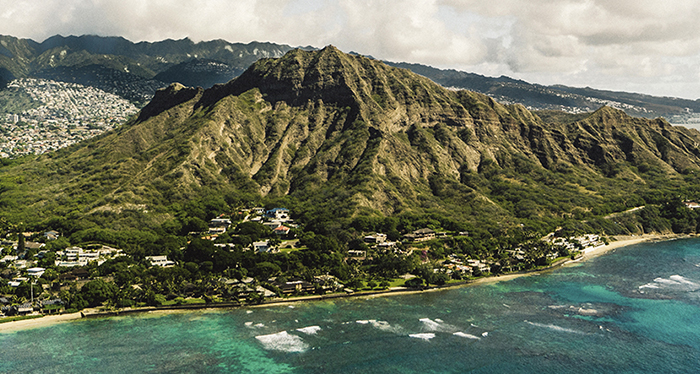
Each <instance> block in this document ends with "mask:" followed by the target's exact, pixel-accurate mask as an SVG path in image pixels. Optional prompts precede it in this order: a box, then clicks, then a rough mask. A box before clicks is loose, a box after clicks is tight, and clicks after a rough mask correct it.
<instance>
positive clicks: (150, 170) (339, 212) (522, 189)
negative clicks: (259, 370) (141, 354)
mask: <svg viewBox="0 0 700 374" xmlns="http://www.w3.org/2000/svg"><path fill="white" fill-rule="evenodd" d="M699 157H700V133H699V132H698V131H695V130H689V129H686V128H682V127H675V126H672V125H670V124H669V123H668V122H666V121H665V120H663V119H654V120H649V119H644V118H634V117H630V116H628V115H627V114H625V113H624V112H622V111H620V110H616V109H612V108H609V107H602V108H600V109H598V110H597V111H595V112H593V113H588V114H580V115H569V114H566V113H562V112H542V113H541V116H540V115H537V114H534V113H533V112H530V111H528V110H527V109H526V108H525V107H524V106H522V105H502V104H499V103H498V102H496V101H495V100H493V99H492V98H490V97H488V96H485V95H483V94H479V93H474V92H470V91H454V90H448V89H445V88H443V87H441V86H439V85H438V84H436V83H434V82H433V81H431V80H429V79H427V78H424V77H422V76H419V75H417V74H414V73H412V72H410V71H409V70H406V69H399V68H394V67H390V66H388V65H386V64H384V63H382V62H379V61H376V60H372V59H369V58H365V57H361V56H352V55H348V54H344V53H342V52H340V51H339V50H337V49H336V48H334V47H332V46H329V47H326V48H324V49H323V50H321V51H313V52H310V51H304V50H300V49H295V50H291V51H289V52H287V53H286V54H285V55H284V56H283V57H282V58H277V59H270V58H265V59H261V60H259V61H257V62H255V63H254V64H253V65H252V66H251V67H249V68H248V69H247V70H246V71H245V72H244V73H243V74H242V75H240V76H239V77H238V78H236V79H233V80H232V81H230V82H228V83H226V84H220V85H215V86H213V87H212V88H210V89H206V90H205V89H202V88H188V87H185V86H183V85H180V84H172V85H170V86H169V87H167V88H165V89H161V90H159V91H157V93H156V94H155V96H154V98H153V100H152V101H151V102H150V103H149V104H148V105H147V106H145V107H144V108H143V109H142V110H141V112H140V113H139V115H138V117H137V118H134V119H133V120H132V121H130V122H128V123H127V124H125V125H124V126H122V127H120V128H119V129H116V130H114V131H112V132H109V133H106V134H104V135H102V136H99V137H97V138H94V139H91V140H88V141H85V142H82V143H80V144H78V145H75V146H72V147H69V148H65V149H63V150H61V151H58V152H55V153H51V154H46V155H43V156H41V157H39V158H37V159H36V160H29V161H25V162H19V163H18V164H16V165H9V166H6V167H4V168H2V169H0V181H2V184H1V186H2V188H1V189H0V206H2V207H3V212H4V213H3V214H5V215H6V217H8V220H9V219H13V220H19V219H22V220H24V222H30V221H36V220H37V219H40V218H39V217H51V216H54V215H59V216H60V217H62V218H61V219H63V220H66V219H76V220H77V219H78V218H79V217H83V219H88V220H92V221H91V222H93V223H92V225H95V224H97V223H95V222H98V223H99V224H100V225H107V226H109V227H123V226H124V225H129V224H131V225H134V224H135V223H134V222H136V224H138V225H141V226H144V227H146V226H148V225H154V224H163V223H164V222H168V221H169V220H171V219H173V217H174V215H173V214H174V213H173V212H174V211H176V210H177V209H178V208H177V207H182V206H184V205H186V204H190V203H191V202H193V201H194V202H196V203H192V204H194V205H189V206H191V207H192V209H201V208H198V206H199V205H201V206H204V205H206V204H213V205H216V204H219V205H221V204H223V201H226V202H228V203H230V204H234V202H238V203H244V202H251V201H259V199H260V197H261V196H264V198H265V200H266V201H268V202H270V203H271V204H275V205H277V204H279V205H282V204H283V205H285V206H287V207H288V208H291V209H292V211H293V212H294V214H295V216H297V217H299V218H302V220H304V221H306V222H307V223H309V224H323V222H341V223H342V222H345V224H348V223H349V222H351V221H352V220H357V219H360V218H362V217H365V218H366V219H371V217H383V216H393V217H397V219H403V218H402V217H404V218H405V217H418V216H420V217H428V218H425V219H427V220H428V221H421V222H430V220H433V221H435V220H439V221H440V222H441V224H442V227H446V226H449V227H453V228H463V227H465V225H466V227H470V228H473V229H483V228H484V227H489V229H493V230H499V228H503V229H505V228H508V227H519V225H521V224H523V225H525V226H526V227H534V228H537V229H542V228H553V227H556V226H557V225H561V224H562V222H565V221H566V220H567V219H570V218H573V217H576V218H577V219H587V220H589V221H590V222H599V221H596V220H598V219H599V218H600V217H602V215H605V214H608V213H611V212H618V211H623V210H625V209H628V208H631V207H635V206H638V205H644V204H645V203H646V204H648V203H654V202H655V201H659V198H660V196H665V195H669V194H679V193H681V192H682V191H685V190H687V189H688V188H691V187H692V186H693V185H697V175H698V171H700V158H699ZM18 176H21V177H18ZM217 199H219V200H217ZM217 201H218V203H217ZM70 217H74V218H70ZM85 217H87V218H85ZM365 218H362V219H365ZM127 222H130V223H127ZM435 222H437V221H435ZM600 224H601V225H602V223H600ZM47 225H48V224H47ZM84 225H85V227H90V225H91V224H84ZM342 228H343V227H342V226H339V227H336V229H342Z"/></svg>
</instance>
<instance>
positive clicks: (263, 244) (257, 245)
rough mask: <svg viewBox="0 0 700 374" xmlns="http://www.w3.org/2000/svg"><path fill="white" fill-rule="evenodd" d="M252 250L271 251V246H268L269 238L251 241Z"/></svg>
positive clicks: (259, 251)
mask: <svg viewBox="0 0 700 374" xmlns="http://www.w3.org/2000/svg"><path fill="white" fill-rule="evenodd" d="M253 250H255V252H258V253H263V252H272V250H273V247H272V246H270V241H269V240H263V241H259V242H253Z"/></svg>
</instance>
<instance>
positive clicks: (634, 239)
mask: <svg viewBox="0 0 700 374" xmlns="http://www.w3.org/2000/svg"><path fill="white" fill-rule="evenodd" d="M687 237H691V236H688V235H660V234H649V235H639V236H618V237H615V238H616V240H615V241H613V242H610V243H609V244H607V245H602V246H598V247H594V248H587V249H586V250H584V251H583V254H582V256H580V257H579V258H577V259H575V260H561V261H558V262H556V263H554V264H552V265H551V266H548V267H547V268H545V269H539V270H534V271H524V272H518V273H508V274H503V275H492V276H488V277H483V278H479V279H476V280H473V281H464V282H460V283H452V284H447V285H444V286H437V287H431V288H427V289H420V290H413V289H407V288H398V289H397V288H395V289H388V290H381V291H367V292H357V293H354V294H332V295H312V296H306V297H297V298H293V299H280V300H270V301H269V302H264V303H262V304H252V305H246V304H238V303H220V304H197V305H190V306H172V307H165V308H164V307H147V308H138V309H125V310H120V311H98V310H97V309H84V310H83V311H81V312H76V313H70V314H58V315H48V316H44V317H41V318H34V319H25V320H20V321H11V322H3V323H0V334H2V333H9V332H15V331H19V330H27V329H34V328H41V327H47V326H50V325H54V324H58V323H64V322H70V321H75V320H80V319H84V318H100V317H113V316H120V315H128V314H136V313H154V312H155V313H174V312H187V311H192V310H205V309H223V308H241V307H245V308H261V307H272V306H282V305H293V304H296V303H301V302H308V301H323V300H332V299H341V298H343V299H345V298H375V297H384V296H399V295H411V294H418V293H423V292H435V291H443V290H449V289H455V288H460V287H470V286H476V285H484V284H493V283H499V282H505V281H510V280H513V279H516V278H520V277H526V276H531V275H536V274H541V273H543V272H546V271H550V270H553V269H556V268H559V267H564V266H575V265H577V264H579V263H583V262H585V261H588V260H590V259H593V258H596V257H599V256H601V255H604V254H606V253H609V252H612V251H614V250H616V249H618V248H623V247H627V246H631V245H635V244H639V243H643V242H649V241H667V240H674V239H680V238H687Z"/></svg>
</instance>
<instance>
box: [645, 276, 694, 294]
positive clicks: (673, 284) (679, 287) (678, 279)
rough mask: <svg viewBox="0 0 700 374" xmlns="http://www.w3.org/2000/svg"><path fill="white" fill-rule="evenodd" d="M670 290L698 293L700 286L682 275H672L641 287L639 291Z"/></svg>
mask: <svg viewBox="0 0 700 374" xmlns="http://www.w3.org/2000/svg"><path fill="white" fill-rule="evenodd" d="M645 288H648V289H670V290H676V291H688V292H692V291H697V290H698V289H700V284H698V283H695V282H693V281H691V280H689V279H687V278H685V277H682V276H680V275H671V276H670V277H668V279H667V278H661V277H659V278H656V279H654V281H653V282H651V283H647V284H644V285H641V286H639V289H645Z"/></svg>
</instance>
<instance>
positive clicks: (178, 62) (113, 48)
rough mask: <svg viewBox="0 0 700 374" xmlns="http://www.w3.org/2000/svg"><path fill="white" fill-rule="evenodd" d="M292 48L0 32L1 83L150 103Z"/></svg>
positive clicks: (221, 79)
mask: <svg viewBox="0 0 700 374" xmlns="http://www.w3.org/2000/svg"><path fill="white" fill-rule="evenodd" d="M290 49H291V47H290V46H286V45H279V44H273V43H258V42H252V43H248V44H241V43H229V42H226V41H223V40H214V41H208V42H200V43H194V42H193V41H191V40H189V39H182V40H164V41H160V42H155V43H150V42H140V43H133V42H131V41H129V40H126V39H124V38H121V37H100V36H94V35H83V36H69V37H63V36H60V35H56V36H53V37H51V38H48V39H46V40H45V41H43V42H41V43H37V42H35V41H32V40H29V39H18V38H14V37H11V36H0V84H2V82H6V81H9V80H12V79H15V78H27V77H34V78H43V79H50V80H56V81H63V82H71V83H80V84H83V85H88V86H93V87H97V88H100V89H102V90H105V91H107V92H111V93H115V94H118V95H120V96H123V97H125V98H127V99H129V100H132V101H134V102H137V103H142V104H145V103H146V102H148V100H150V98H151V97H152V96H153V92H155V90H156V89H158V88H161V87H164V86H167V85H168V84H170V83H173V82H177V81H179V80H180V79H185V80H186V82H182V83H186V84H188V85H192V86H195V87H196V86H202V87H205V88H208V87H211V86H212V85H213V84H215V83H222V82H227V81H228V80H230V79H231V78H232V77H233V76H235V75H238V74H240V73H241V72H242V71H243V70H244V69H245V68H247V67H248V66H250V64H252V63H253V62H254V61H257V60H258V59H260V58H263V57H280V56H282V55H283V54H284V53H285V52H287V51H289V50H290ZM183 73H184V75H181V74H183Z"/></svg>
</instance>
